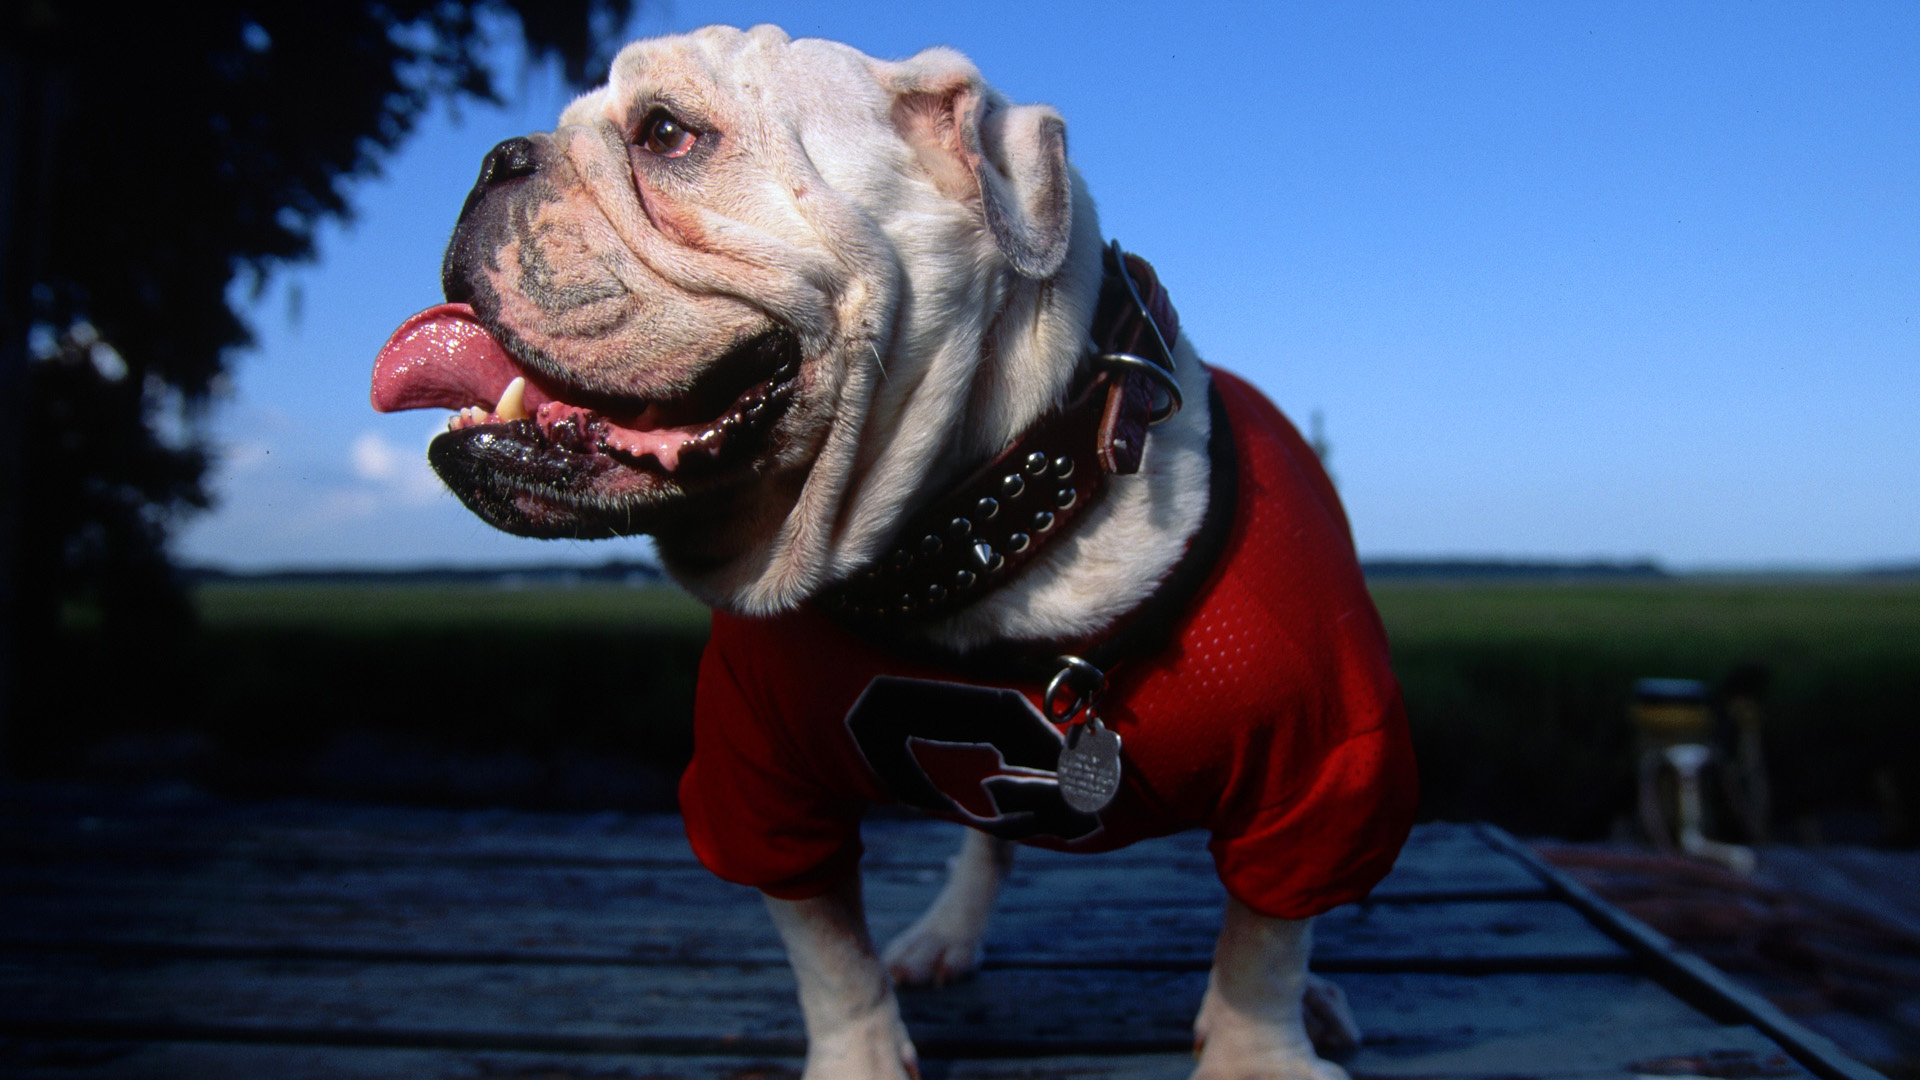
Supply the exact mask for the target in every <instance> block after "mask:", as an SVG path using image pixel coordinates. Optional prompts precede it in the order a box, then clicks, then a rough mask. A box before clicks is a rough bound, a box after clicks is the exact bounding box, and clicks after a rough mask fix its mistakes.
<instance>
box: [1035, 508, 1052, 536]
mask: <svg viewBox="0 0 1920 1080" xmlns="http://www.w3.org/2000/svg"><path fill="white" fill-rule="evenodd" d="M1051 528H1053V514H1051V513H1050V512H1048V511H1046V510H1042V511H1040V512H1039V513H1037V514H1035V515H1033V531H1034V532H1046V531H1047V530H1048V529H1051Z"/></svg>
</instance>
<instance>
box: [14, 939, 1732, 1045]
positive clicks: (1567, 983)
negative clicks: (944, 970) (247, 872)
mask: <svg viewBox="0 0 1920 1080" xmlns="http://www.w3.org/2000/svg"><path fill="white" fill-rule="evenodd" d="M1339 983H1340V985H1341V986H1342V987H1343V988H1344V989H1345V990H1346V991H1347V993H1348V996H1349V999H1350V1000H1351V1001H1352V1003H1353V1006H1354V1010H1355V1013H1356V1015H1357V1016H1358V1018H1359V1020H1360V1022H1361V1025H1362V1027H1363V1028H1364V1029H1365V1030H1366V1033H1367V1044H1366V1050H1365V1052H1364V1055H1363V1056H1364V1057H1365V1058H1366V1059H1367V1060H1371V1061H1375V1062H1377V1063H1379V1064H1381V1065H1383V1066H1384V1065H1386V1064H1390V1063H1395V1062H1397V1063H1400V1064H1407V1063H1410V1062H1411V1063H1420V1064H1421V1065H1422V1066H1423V1067H1424V1066H1426V1065H1434V1066H1435V1067H1439V1063H1444V1062H1446V1061H1449V1060H1456V1059H1457V1060H1458V1061H1462V1062H1464V1061H1469V1060H1471V1061H1478V1060H1479V1059H1478V1058H1473V1057H1472V1056H1471V1055H1472V1054H1474V1053H1475V1052H1476V1051H1477V1050H1479V1049H1482V1048H1488V1047H1505V1048H1507V1049H1506V1050H1504V1051H1502V1053H1504V1054H1506V1056H1505V1057H1502V1058H1500V1059H1499V1060H1502V1061H1508V1062H1510V1063H1511V1062H1519V1061H1521V1060H1523V1056H1522V1055H1521V1050H1522V1049H1523V1048H1526V1047H1537V1046H1549V1045H1553V1044H1555V1043H1556V1041H1558V1042H1560V1043H1563V1044H1564V1046H1563V1049H1565V1048H1568V1047H1584V1048H1586V1049H1585V1050H1581V1051H1579V1053H1584V1054H1586V1055H1587V1057H1586V1058H1585V1059H1583V1060H1588V1061H1589V1062H1590V1063H1591V1064H1595V1065H1598V1064H1600V1063H1601V1061H1600V1057H1598V1056H1595V1055H1600V1054H1601V1052H1602V1051H1604V1053H1605V1055H1612V1057H1614V1058H1617V1060H1614V1061H1613V1062H1612V1063H1613V1065H1615V1066H1619V1065H1624V1064H1626V1063H1627V1062H1629V1061H1633V1060H1639V1058H1635V1057H1632V1056H1626V1055H1629V1054H1630V1053H1633V1054H1638V1053H1641V1052H1642V1051H1643V1050H1658V1051H1659V1052H1661V1053H1680V1052H1688V1053H1704V1052H1706V1051H1709V1050H1714V1049H1728V1048H1738V1047H1739V1046H1740V1045H1750V1044H1751V1039H1748V1040H1746V1043H1744V1044H1743V1043H1741V1042H1739V1040H1737V1039H1736V1040H1734V1041H1732V1042H1729V1041H1727V1040H1725V1039H1722V1038H1721V1036H1722V1035H1723V1034H1724V1033H1725V1032H1726V1031H1727V1030H1729V1029H1725V1028H1722V1027H1721V1026H1720V1025H1717V1024H1714V1023H1713V1022H1711V1021H1710V1020H1708V1019H1707V1018H1706V1017H1705V1016H1703V1015H1701V1014H1700V1013H1698V1012H1696V1011H1694V1010H1693V1009H1690V1008H1688V1007H1687V1006H1685V1005H1683V1004H1682V1003H1681V1002H1679V1001H1678V1000H1677V999H1675V998H1673V997H1672V996H1671V995H1669V994H1667V993H1666V992H1664V991H1663V990H1661V989H1660V988H1659V987H1658V986H1656V985H1655V984H1653V983H1652V982H1650V981H1648V980H1646V979H1644V978H1640V977H1637V976H1631V975H1538V974H1518V975H1493V976H1480V977H1466V976H1457V975H1409V974H1391V975H1349V976H1344V977H1342V978H1340V979H1339ZM1205 985H1206V979H1205V976H1204V975H1203V974H1201V973H1198V972H1190V973H1189V972H1182V973H1156V972H1125V973H1101V972H1089V971H1084V970H1080V971H1038V972H1035V971H1021V972H992V971H989V972H984V973H982V975H981V976H980V977H979V978H977V979H975V980H973V981H971V982H968V983H964V984H961V985H959V986H954V987H949V988H946V989H944V990H937V991H933V990H929V991H914V992H908V993H906V994H904V995H903V997H902V1005H903V1010H904V1012H905V1014H906V1017H907V1021H908V1025H909V1027H910V1029H911V1030H912V1032H913V1035H914V1038H915V1040H916V1042H917V1044H918V1045H919V1046H920V1048H921V1050H922V1051H923V1052H924V1053H926V1054H927V1055H928V1056H930V1057H953V1056H960V1057H980V1056H989V1057H999V1056H1022V1055H1027V1054H1035V1053H1054V1054H1058V1053H1115V1052H1130V1053H1159V1052H1176V1051H1179V1050H1182V1049H1184V1048H1186V1047H1187V1046H1188V1045H1189V1044H1190V1041H1191V1023H1192V1017H1193V1013H1194V1010H1195V1009H1196V1008H1197V1007H1198V1005H1199V1001H1200V996H1201V993H1202V991H1203V990H1204V989H1205ZM0 1029H4V1030H7V1031H10V1032H12V1033H16V1034H24V1033H36V1034H38V1035H40V1036H43V1037H44V1036H47V1035H51V1034H56V1033H58V1034H64V1035H67V1036H69V1037H71V1038H74V1039H99V1038H102V1037H136V1038H149V1039H152V1038H157V1037H159V1036H161V1035H163V1034H170V1035H172V1036H174V1037H175V1038H177V1039H179V1040H183V1041H184V1040H193V1041H236V1042H266V1041H273V1042H289V1043H292V1042H299V1043H315V1044H319V1043H328V1044H340V1045H363V1046H364V1045H386V1046H395V1047H404V1046H437V1047H442V1048H451V1049H466V1050H530V1049H537V1050H545V1051H552V1052H578V1053H585V1052H599V1053H621V1052H624V1053H660V1052H668V1053H719V1052H733V1053H740V1054H751V1055H779V1054H789V1053H796V1052H798V1051H799V1049H800V1047H801V1045H802V1042H803V1032H802V1029H801V1026H800V1017H799V1010H798V1006H797V1004H796V1002H795V1000H794V990H793V980H792V976H791V975H790V974H789V973H788V972H786V971H785V970H782V969H775V968H771V967H769V968H760V969H747V970H728V969H723V968H717V967H698V968H682V967H673V968H666V967H653V968H624V967H601V968H582V967H570V966H557V967H556V966H542V965H531V964H517V965H499V966H481V965H447V964H394V963H387V964H357V963H348V962H339V961H334V962H308V963H287V962H272V961H259V960H198V961H181V960H172V961H164V962H158V963H145V964H143V963H120V962H114V961H110V960H105V959H98V960H92V961H86V962H74V961H73V959H72V958H61V962H58V963H52V962H48V960H47V958H31V959H29V960H26V961H22V960H17V959H16V960H13V961H9V962H5V963H0ZM1748 1034H1749V1035H1751V1032H1749V1033H1748ZM1579 1053H1574V1052H1573V1051H1571V1050H1568V1051H1567V1054H1570V1055H1572V1057H1568V1056H1567V1055H1563V1060H1571V1059H1572V1058H1577V1057H1578V1056H1579ZM1642 1056H1644V1054H1643V1055H1642ZM1542 1060H1545V1059H1542ZM1533 1064H1538V1062H1537V1061H1536V1062H1533ZM1408 1067H1411V1065H1409V1066H1408Z"/></svg>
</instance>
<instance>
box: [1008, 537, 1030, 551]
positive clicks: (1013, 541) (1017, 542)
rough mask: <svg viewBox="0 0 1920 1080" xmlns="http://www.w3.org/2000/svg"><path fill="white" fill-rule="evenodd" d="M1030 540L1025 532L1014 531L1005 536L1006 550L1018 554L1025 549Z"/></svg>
mask: <svg viewBox="0 0 1920 1080" xmlns="http://www.w3.org/2000/svg"><path fill="white" fill-rule="evenodd" d="M1030 542H1031V538H1030V537H1028V536H1027V534H1026V533H1014V534H1013V535H1012V536H1009V537H1007V550H1008V551H1011V552H1013V553H1014V554H1015V555H1018V554H1020V553H1021V552H1023V551H1025V550H1027V544H1029V543H1030Z"/></svg>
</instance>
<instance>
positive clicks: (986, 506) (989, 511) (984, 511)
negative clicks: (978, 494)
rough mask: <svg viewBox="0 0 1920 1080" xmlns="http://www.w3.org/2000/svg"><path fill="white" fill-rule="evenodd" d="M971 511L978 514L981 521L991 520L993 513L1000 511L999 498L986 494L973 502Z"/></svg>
mask: <svg viewBox="0 0 1920 1080" xmlns="http://www.w3.org/2000/svg"><path fill="white" fill-rule="evenodd" d="M973 512H974V513H976V514H979V515H980V520H981V521H992V520H993V515H995V514H997V513H999V512H1000V500H998V499H995V498H993V497H992V496H988V497H987V498H984V499H981V500H980V501H979V502H977V503H975V504H973Z"/></svg>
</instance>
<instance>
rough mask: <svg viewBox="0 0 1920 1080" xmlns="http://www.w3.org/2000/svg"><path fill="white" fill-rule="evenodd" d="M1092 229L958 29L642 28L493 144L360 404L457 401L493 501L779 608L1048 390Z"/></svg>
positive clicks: (1065, 175)
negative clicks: (942, 39) (656, 554)
mask: <svg viewBox="0 0 1920 1080" xmlns="http://www.w3.org/2000/svg"><path fill="white" fill-rule="evenodd" d="M1098 245H1099V234H1098V226H1097V224H1096V223H1095V222H1094V220H1093V214H1092V212H1091V204H1090V202H1089V201H1088V200H1087V199H1086V197H1085V195H1084V191H1083V190H1082V188H1081V186H1080V184H1079V182H1078V178H1077V176H1075V174H1074V173H1073V172H1072V170H1071V169H1070V168H1069V166H1068V165H1067V159H1066V143H1065V132H1064V125H1063V124H1062V122H1061V120H1060V117H1059V116H1058V115H1057V114H1056V113H1054V112H1053V111H1052V110H1051V109H1047V108H1045V107H1040V106H1020V107H1014V106H1009V105H1008V104H1007V103H1006V102H1005V101H1004V99H1002V98H1001V97H1000V96H999V95H998V94H996V93H995V92H994V91H992V90H991V89H989V88H988V87H986V86H985V84H984V83H983V82H982V81H981V78H980V75H979V73H978V71H976V70H975V69H974V67H973V65H972V64H970V63H969V62H968V61H967V60H966V59H965V58H963V57H961V56H960V55H958V54H957V53H954V52H951V51H949V50H944V49H935V50H930V51H928V52H925V53H922V54H920V55H918V56H916V57H914V58H912V59H910V60H907V61H904V62H900V63H886V62H881V61H876V60H873V59H871V58H869V57H866V56H864V55H862V54H860V53H859V52H857V51H855V50H853V49H851V48H849V47H847V46H844V45H838V44H835V43H832V42H826V41H818V40H800V41H792V40H789V39H788V38H787V37H786V35H785V34H783V33H781V32H780V31H779V30H777V29H774V28H772V27H758V28H755V29H754V30H751V31H747V32H741V31H738V30H734V29H730V28H723V27H715V28H709V29H707V30H703V31H700V32H698V33H694V34H690V35H686V36H683V37H677V38H667V39H660V40H654V41H643V42H639V43H636V44H634V45H631V46H628V47H627V48H626V49H625V50H624V51H623V52H621V54H620V55H619V57H618V58H617V59H616V60H615V61H614V64H613V69H612V73H611V77H610V81H609V83H608V85H606V86H605V87H603V88H601V89H599V90H596V91H594V92H592V93H589V94H587V95H585V96H583V97H581V98H580V99H578V100H577V101H575V102H574V103H573V104H572V105H571V106H569V107H568V108H567V110H566V111H565V112H564V113H563V114H562V115H561V117H560V124H559V126H558V127H557V128H556V129H555V130H554V131H553V132H551V133H545V134H537V135H533V136H529V137H525V138H514V139H509V140H507V141H506V142H503V143H501V144H500V145H499V146H497V147H495V148H494V150H493V151H492V152H491V153H489V154H488V155H487V157H486V160H485V162H484V164H483V166H482V169H481V173H480V179H479V181H478V183H476V184H475V186H474V188H473V190H472V192H471V193H470V194H469V195H468V197H467V201H466V205H465V207H464V208H463V209H462V211H461V214H460V217H459V221H458V224H457V225H456V226H455V229H454V234H453V240H452V242H451V244H450V245H449V247H448V249H447V253H446V261H445V265H444V269H443V274H442V285H443V288H444V291H445V293H446V298H447V301H448V302H447V303H446V304H443V305H440V306H438V307H435V308H431V309H429V310H427V311H425V312H422V313H421V314H419V315H417V316H415V317H414V318H413V319H411V320H409V321H408V322H407V323H406V324H405V325H404V326H402V327H401V329H400V331H398V332H397V333H396V334H395V335H394V337H393V339H392V340H391V341H390V342H389V343H388V345H387V346H386V348H385V349H383V350H382V353H381V356H380V359H379V361H378V364H377V366H376V368H375V372H374V385H373V401H374V405H375V407H376V408H379V409H382V410H389V409H408V408H453V409H459V410H462V411H461V413H460V414H459V415H457V416H456V417H455V418H454V420H453V422H452V424H451V425H450V427H449V430H448V432H447V433H446V434H444V435H441V436H439V437H438V438H437V439H435V440H434V443H433V445H432V447H431V449H430V451H429V456H430V458H431V460H432V462H433V465H434V467H435V469H436V470H438V472H439V473H440V475H441V477H442V478H443V479H444V480H445V481H446V483H447V485H448V486H449V487H450V488H452V489H453V491H454V492H455V494H457V495H458V496H459V497H460V498H461V499H462V500H463V501H464V502H465V503H466V504H467V506H468V507H470V508H471V509H472V510H473V511H474V512H475V513H477V514H479V515H480V516H481V517H483V518H484V519H486V520H487V521H488V522H490V523H492V524H493V525H495V526H498V527H499V528H502V529H505V530H507V531H509V532H514V533H520V534H523V535H528V536H541V537H562V536H564V537H599V536H610V535H615V534H626V533H651V534H653V535H654V536H655V537H656V539H657V543H658V545H659V550H660V553H661V556H662V559H663V561H664V562H665V563H666V564H667V566H668V568H669V569H671V570H672V571H674V572H675V574H676V575H677V576H678V577H679V578H680V579H681V580H682V581H683V582H684V583H686V584H687V585H689V586H690V587H691V588H693V589H694V590H695V591H696V592H697V593H699V594H700V595H702V597H703V598H705V599H707V600H708V601H709V602H712V603H716V604H720V605H723V606H727V607H732V608H735V609H738V610H745V611H757V612H767V611H774V610H779V609H781V608H785V607H789V606H791V605H793V604H796V603H798V602H800V601H801V600H803V599H804V598H805V597H806V596H807V595H809V594H810V593H811V592H812V591H814V590H815V589H817V588H819V587H820V586H821V585H823V584H826V583H827V582H829V581H832V580H834V579H836V578H837V577H840V576H844V575H845V574H846V573H849V572H851V571H852V570H853V569H854V568H856V567H858V566H859V565H861V564H862V563H863V562H864V561H865V560H867V559H868V558H870V557H871V556H872V555H873V554H874V553H875V552H876V551H877V550H878V549H879V547H880V545H882V544H884V543H886V542H887V541H888V540H889V539H890V534H891V532H892V530H893V529H895V528H896V527H897V526H898V523H899V521H900V519H901V517H902V515H903V514H904V513H905V512H907V511H909V510H911V509H912V506H911V502H912V500H913V498H914V494H915V493H916V492H920V491H923V490H925V489H926V488H927V486H928V485H929V484H932V483H936V482H938V481H939V480H941V479H944V478H945V477H947V476H949V475H952V474H953V473H954V472H955V471H956V470H958V469H960V468H963V467H966V466H968V465H970V464H973V463H975V462H977V461H979V460H983V459H984V458H986V457H987V456H989V455H990V454H991V453H993V452H994V451H996V450H997V449H998V448H999V447H1000V446H1001V445H1004V444H1005V443H1006V442H1007V441H1009V440H1010V439H1011V437H1012V435H1013V434H1014V433H1015V432H1017V431H1018V430H1019V429H1020V428H1021V427H1022V426H1024V425H1025V424H1026V423H1027V422H1028V421H1029V420H1030V419H1032V418H1033V417H1034V416H1036V415H1038V414H1039V413H1040V412H1041V411H1043V410H1044V409H1045V408H1046V407H1047V406H1048V405H1049V404H1051V403H1052V402H1053V401H1054V400H1055V399H1057V398H1058V397H1059V395H1060V394H1061V392H1062V391H1063V390H1064V388H1065V386H1066V383H1067V381H1068V379H1069V378H1070V377H1071V373H1072V370H1073V365H1074V362H1075V360H1076V359H1077V357H1078V356H1079V354H1080V353H1081V351H1082V349H1083V347H1084V342H1085V338H1086V329H1085V328H1086V325H1087V323H1088V320H1089V318H1090V315H1091V305H1092V302H1093V297H1094V295H1095V293H1096V292H1097V289H1098V278H1099V256H1098ZM515 380H520V381H519V382H516V381H515ZM503 395H504V397H503Z"/></svg>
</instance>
